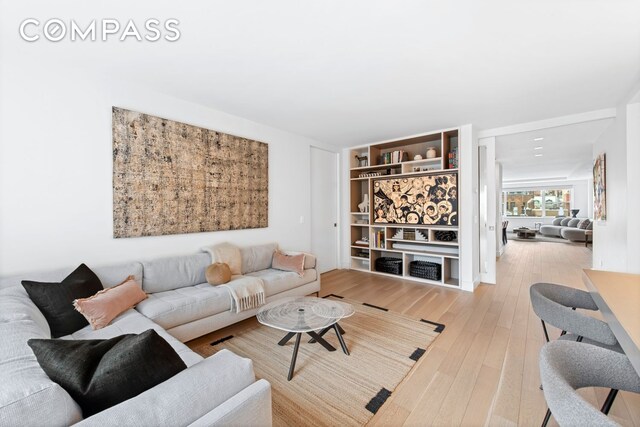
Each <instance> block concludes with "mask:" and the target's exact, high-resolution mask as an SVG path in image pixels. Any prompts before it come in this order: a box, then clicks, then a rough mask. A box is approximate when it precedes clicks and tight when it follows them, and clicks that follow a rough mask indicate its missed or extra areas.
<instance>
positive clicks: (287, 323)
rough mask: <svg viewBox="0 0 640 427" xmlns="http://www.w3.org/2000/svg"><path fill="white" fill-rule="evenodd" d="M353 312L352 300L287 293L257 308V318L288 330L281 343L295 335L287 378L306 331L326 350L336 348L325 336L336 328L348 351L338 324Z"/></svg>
mask: <svg viewBox="0 0 640 427" xmlns="http://www.w3.org/2000/svg"><path fill="white" fill-rule="evenodd" d="M354 312H355V311H354V309H353V307H352V306H351V304H347V303H344V302H340V301H334V300H328V299H323V298H315V297H288V298H283V299H280V300H277V301H274V302H271V303H269V304H267V305H265V306H263V307H262V308H260V310H258V313H257V314H256V318H257V319H258V322H260V323H262V324H263V325H265V326H269V327H271V328H275V329H280V330H282V331H285V332H287V334H286V335H285V336H284V338H282V339H281V340H280V341H279V342H278V345H281V346H283V345H285V344H286V343H287V342H289V340H291V338H293V337H296V341H295V345H294V347H293V355H292V356H291V365H290V366H289V375H288V377H287V379H288V380H291V378H292V377H293V372H294V370H295V367H296V358H297V356H298V349H299V348H300V339H301V337H302V334H303V333H306V334H307V335H309V336H310V337H311V340H309V343H316V342H317V343H319V344H320V345H322V346H323V347H324V348H326V349H327V350H329V351H335V350H336V349H335V347H333V346H332V345H331V344H329V343H328V342H327V341H326V340H325V339H324V338H322V337H323V336H324V335H325V334H326V333H327V332H328V331H330V330H334V331H335V333H336V336H337V337H338V341H340V346H341V347H342V351H344V353H345V354H346V355H349V350H348V349H347V345H346V344H345V342H344V339H343V338H342V334H344V333H345V332H344V329H342V327H340V325H338V322H339V321H340V320H341V319H344V318H345V317H349V316H351V315H353V313H354Z"/></svg>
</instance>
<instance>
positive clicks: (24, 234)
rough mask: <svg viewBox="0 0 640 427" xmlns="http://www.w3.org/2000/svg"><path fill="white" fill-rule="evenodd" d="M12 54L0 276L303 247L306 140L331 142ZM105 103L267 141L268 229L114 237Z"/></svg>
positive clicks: (5, 71)
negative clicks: (225, 247)
mask: <svg viewBox="0 0 640 427" xmlns="http://www.w3.org/2000/svg"><path fill="white" fill-rule="evenodd" d="M12 59H13V60H11V61H3V64H2V65H1V67H2V68H1V69H0V91H1V93H2V96H1V97H0V142H1V144H0V276H8V275H12V274H19V273H23V272H28V271H35V270H41V269H48V268H55V267H64V266H75V265H77V264H79V263H81V262H86V263H87V264H88V265H90V266H91V265H101V264H108V263H113V262H118V261H123V260H132V259H145V258H152V257H156V256H162V255H172V254H185V253H193V252H195V251H198V250H199V248H200V247H201V246H203V245H209V244H212V243H215V242H221V241H230V242H234V243H237V244H239V245H249V244H253V243H262V242H269V241H277V242H279V243H280V245H281V246H282V247H283V248H286V249H298V250H309V249H310V245H311V242H310V223H309V220H308V219H309V217H310V194H309V193H310V173H309V162H310V158H309V151H310V150H309V146H310V145H316V146H324V147H325V148H331V147H327V146H326V145H323V144H319V143H318V142H316V141H313V140H310V139H308V138H304V137H301V136H298V135H293V134H290V133H287V132H283V131H280V130H277V129H273V128H270V127H267V126H263V125H260V124H257V123H254V122H251V121H249V120H245V119H242V118H240V117H236V116H232V115H229V114H226V113H223V112H220V111H215V110H212V109H209V108H205V107H203V106H200V105H196V104H193V103H189V102H185V101H181V100H179V99H175V98H172V97H169V96H166V95H163V94H161V93H158V92H152V91H149V90H146V89H144V88H143V87H142V86H141V85H131V84H124V83H123V82H119V81H114V80H112V79H110V78H109V77H108V76H105V75H88V74H87V73H86V72H83V70H81V69H74V70H66V69H63V68H61V67H60V66H59V65H56V64H24V63H23V62H21V61H20V60H19V58H16V57H14V58H12ZM176 78H179V77H176ZM212 84H215V82H212ZM112 106H119V107H123V108H127V109H131V110H135V111H140V112H144V113H149V114H152V115H156V116H160V117H164V118H168V119H172V120H177V121H181V122H185V123H189V124H193V125H197V126H202V127H207V128H210V129H215V130H219V131H222V132H227V133H231V134H234V135H239V136H243V137H248V138H252V139H257V140H260V141H264V142H266V143H268V144H269V227H268V228H265V229H255V230H240V231H224V232H208V233H197V234H187V235H173V236H157V237H143V238H130V239H114V238H113V237H112V231H113V226H112V140H111V107H112ZM300 217H303V218H304V223H301V222H300Z"/></svg>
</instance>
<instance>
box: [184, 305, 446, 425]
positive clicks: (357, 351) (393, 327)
mask: <svg viewBox="0 0 640 427" xmlns="http://www.w3.org/2000/svg"><path fill="white" fill-rule="evenodd" d="M330 298H336V297H333V296H332V297H330ZM340 300H341V301H344V302H348V303H350V304H352V305H353V307H354V308H355V314H354V315H353V316H351V317H348V318H346V319H343V320H342V321H341V322H340V325H341V326H342V327H343V328H344V330H345V332H346V333H345V335H344V340H345V342H346V344H347V346H348V348H349V352H350V353H351V355H350V356H347V355H345V354H344V353H343V352H342V350H341V348H340V343H339V342H338V339H337V338H336V335H335V333H333V331H330V332H328V333H327V334H326V335H325V339H326V340H327V341H329V343H331V345H333V346H334V347H336V351H334V352H329V351H327V350H326V349H325V348H323V347H322V346H321V345H319V344H317V343H316V344H310V343H308V341H309V336H307V337H306V339H305V337H304V335H303V339H302V341H301V343H300V351H299V353H298V360H297V362H296V370H295V374H294V376H293V378H292V379H291V381H287V372H288V370H289V363H290V361H291V354H292V351H293V345H294V341H295V340H293V339H292V340H290V341H289V343H287V344H286V345H285V346H279V345H278V344H277V343H278V341H280V339H281V338H282V337H283V336H284V335H285V333H284V332H283V331H280V330H277V329H273V328H270V327H267V326H263V325H258V326H255V327H253V328H251V329H248V330H246V331H243V332H241V333H240V334H237V335H234V336H230V337H226V338H223V339H221V340H218V341H216V342H214V343H213V344H208V343H203V344H199V345H197V346H194V347H192V349H193V350H194V351H195V352H197V353H199V354H200V355H202V356H204V357H207V356H210V355H212V354H214V353H215V352H217V351H219V350H220V349H223V348H226V349H229V350H231V351H233V352H234V353H236V354H238V355H240V356H243V357H248V358H250V359H252V360H253V367H254V370H255V372H256V376H257V377H258V378H265V379H266V380H268V381H269V382H270V383H271V387H272V390H271V391H272V402H273V424H274V425H275V426H303V425H304V426H346V425H364V424H366V423H367V422H368V421H369V420H370V419H371V418H372V417H373V414H374V413H375V412H376V411H377V410H378V409H379V408H380V407H381V406H382V405H383V404H384V402H385V400H386V399H387V398H388V397H389V396H390V395H391V393H392V392H393V391H394V390H395V388H396V387H397V386H398V384H400V382H401V381H402V380H403V379H404V378H405V377H406V376H407V374H408V373H409V371H410V370H411V368H412V367H413V366H414V364H415V363H416V362H417V361H418V359H419V358H420V356H422V355H423V354H424V353H425V351H426V349H427V348H428V347H429V345H431V343H432V342H433V341H434V340H435V339H436V337H437V336H438V334H439V332H441V331H442V329H443V328H444V325H440V324H437V323H429V322H427V321H420V320H416V319H412V318H409V317H406V316H403V315H401V314H397V313H392V312H389V311H385V310H384V309H381V308H378V307H375V306H369V305H364V304H363V303H360V302H357V301H352V300H348V299H340Z"/></svg>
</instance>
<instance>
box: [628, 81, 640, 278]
mask: <svg viewBox="0 0 640 427" xmlns="http://www.w3.org/2000/svg"><path fill="white" fill-rule="evenodd" d="M638 159H640V92H638V94H637V95H636V97H635V98H634V99H633V101H632V103H630V104H629V105H627V192H628V194H629V197H628V198H627V259H628V266H627V271H628V272H630V273H640V221H638V214H639V213H640V167H638Z"/></svg>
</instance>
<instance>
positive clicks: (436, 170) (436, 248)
mask: <svg viewBox="0 0 640 427" xmlns="http://www.w3.org/2000/svg"><path fill="white" fill-rule="evenodd" d="M458 138H459V129H455V128H454V129H446V130H443V131H438V132H433V133H430V134H423V135H417V136H411V137H408V138H403V139H397V140H389V141H383V142H380V143H375V144H370V145H365V146H359V147H354V148H351V149H350V157H351V159H350V161H349V188H350V196H349V197H350V207H349V209H350V211H351V212H350V213H351V215H353V216H352V217H351V221H350V222H351V228H350V230H351V242H354V241H355V240H357V239H361V238H362V237H365V236H368V237H369V239H370V240H371V244H370V246H369V247H363V246H357V245H353V244H352V245H351V253H350V256H351V258H350V260H351V268H352V269H354V270H358V271H368V272H370V273H373V274H381V275H384V276H387V277H395V278H399V279H404V280H412V281H415V282H419V283H425V284H432V285H438V286H443V287H449V288H455V289H460V284H459V280H458V277H459V270H460V269H459V264H460V261H459V257H460V245H459V240H460V236H459V235H457V236H456V237H457V239H456V240H453V241H449V242H446V241H439V240H435V237H434V233H435V232H436V231H439V230H442V231H454V232H456V233H458V234H459V232H460V230H459V227H457V226H443V225H427V224H387V223H375V222H373V216H374V215H373V209H374V203H375V196H374V191H373V188H374V183H375V182H377V180H385V179H393V180H395V179H401V178H403V177H415V176H430V175H436V174H449V173H451V174H459V169H458V168H452V169H449V168H448V166H449V155H450V153H452V152H454V151H457V150H458V148H459V145H458ZM432 150H435V151H436V156H435V157H433V158H427V157H426V153H427V151H432ZM398 151H400V152H403V153H405V155H404V156H402V155H399V154H398V153H394V152H398ZM390 153H391V154H390ZM401 154H402V153H401ZM418 154H419V155H421V156H422V157H423V158H422V159H420V160H413V158H414V157H415V156H416V155H418ZM356 156H359V157H360V158H362V157H363V156H366V157H367V161H368V166H360V165H359V161H358V160H357V158H356ZM401 157H403V158H405V159H407V160H405V161H402V162H394V163H384V164H378V162H380V161H381V159H389V158H393V159H394V160H397V159H399V158H401ZM458 158H459V154H458ZM458 163H459V162H458ZM414 168H416V169H418V168H420V169H423V168H425V169H430V168H433V169H431V170H416V171H414V170H413V169H414ZM376 172H378V173H381V175H378V176H362V177H361V176H358V175H360V174H363V173H376ZM382 173H385V174H386V175H382ZM387 173H388V174H387ZM426 181H429V185H431V187H432V186H433V185H443V184H440V183H436V184H434V183H433V182H432V181H433V178H430V179H426V180H425V182H426ZM431 187H429V188H431ZM416 188H418V187H416ZM420 188H423V187H420ZM429 188H427V187H426V184H425V187H424V190H423V191H425V192H424V193H423V194H424V195H425V196H426V198H427V200H429V199H431V200H432V201H433V202H434V203H435V202H436V201H435V200H434V197H436V196H433V195H432V193H431V192H428V193H427V191H428V190H429ZM446 188H447V186H446V185H445V191H446ZM365 194H367V195H368V196H369V212H358V210H359V206H358V205H359V204H360V203H361V202H362V200H363V197H364V195H365ZM403 194H407V195H408V196H409V198H410V200H409V203H410V204H412V203H415V200H413V199H412V193H411V192H403ZM388 197H391V198H393V195H392V194H388ZM437 197H441V198H442V196H437ZM444 198H445V199H447V198H449V196H448V195H445V196H444ZM388 200H391V199H388ZM393 200H395V199H393ZM438 201H439V200H438ZM458 202H459V199H458ZM398 203H399V202H398V201H397V200H395V209H399V204H398ZM425 206H426V205H425ZM425 206H423V209H424V207H425ZM458 209H459V210H458V214H459V212H460V209H461V208H460V207H459V208H458ZM415 210H417V211H419V212H421V211H420V210H418V209H415ZM356 215H357V216H356ZM365 215H366V218H368V219H369V224H357V223H356V221H357V220H359V219H363V218H365ZM399 229H404V230H405V231H409V230H416V232H417V231H420V232H421V233H422V234H424V236H426V238H427V240H415V239H406V238H393V236H394V235H395V234H396V232H397V231H398V230H399ZM381 231H382V232H383V233H380V232H381ZM378 233H380V234H383V235H384V240H382V241H383V242H384V245H385V246H384V247H372V246H371V245H372V244H373V241H374V239H373V238H374V236H375V235H377V234H378ZM398 236H400V234H398ZM406 236H408V234H405V235H404V236H403V237H406ZM381 239H382V236H381ZM393 244H403V245H411V247H409V246H407V247H408V249H404V248H393V247H392V245H393ZM359 251H363V252H365V251H367V252H368V253H369V254H370V256H369V258H365V257H362V256H360V255H361V254H360V255H359V254H358V252H359ZM382 256H390V257H395V258H400V259H402V260H403V262H404V263H405V264H404V265H403V271H402V273H403V274H401V275H395V274H389V273H384V272H379V271H375V261H376V259H378V258H380V257H382ZM414 260H415V261H420V260H427V261H429V260H433V262H436V263H438V264H440V265H441V269H442V280H428V279H422V278H419V277H413V276H410V275H409V274H408V273H409V267H408V264H409V262H411V261H414Z"/></svg>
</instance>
